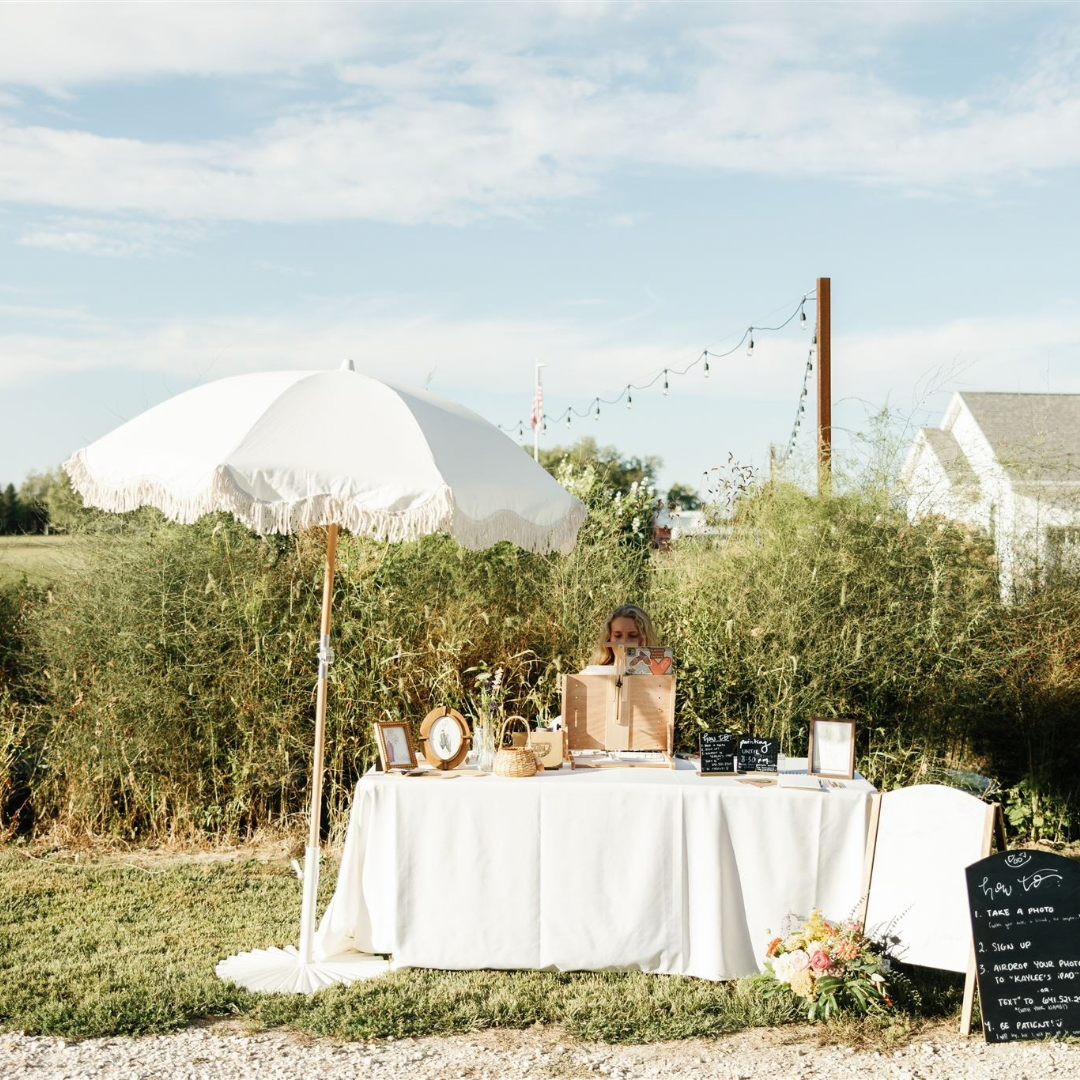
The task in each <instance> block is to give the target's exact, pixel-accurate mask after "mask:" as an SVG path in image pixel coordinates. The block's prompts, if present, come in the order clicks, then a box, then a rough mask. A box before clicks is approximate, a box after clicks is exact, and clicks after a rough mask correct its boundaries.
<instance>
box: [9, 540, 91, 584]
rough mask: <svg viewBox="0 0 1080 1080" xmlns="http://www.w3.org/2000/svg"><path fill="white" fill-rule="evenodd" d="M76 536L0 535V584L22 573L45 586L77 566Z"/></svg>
mask: <svg viewBox="0 0 1080 1080" xmlns="http://www.w3.org/2000/svg"><path fill="white" fill-rule="evenodd" d="M81 540H82V538H81V537H78V536H0V585H2V584H3V583H4V582H5V581H15V580H18V579H19V578H21V577H22V575H23V574H26V576H27V578H28V579H29V580H30V581H31V582H32V583H33V584H35V585H48V584H49V582H51V581H55V580H56V578H58V577H60V576H61V575H63V574H65V573H67V572H68V571H69V570H71V569H74V568H77V567H78V566H79V565H80V561H81V552H80V544H81Z"/></svg>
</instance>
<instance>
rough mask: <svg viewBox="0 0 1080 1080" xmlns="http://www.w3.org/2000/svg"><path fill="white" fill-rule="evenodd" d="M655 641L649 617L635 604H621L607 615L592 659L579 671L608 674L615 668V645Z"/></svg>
mask: <svg viewBox="0 0 1080 1080" xmlns="http://www.w3.org/2000/svg"><path fill="white" fill-rule="evenodd" d="M656 643H657V641H656V631H655V630H654V629H653V624H652V619H650V618H649V616H648V615H646V614H645V612H644V611H642V609H641V608H639V607H638V606H637V604H621V605H620V606H619V607H617V608H616V609H615V610H614V611H613V612H612V613H611V614H610V615H609V616H608V617H607V620H606V622H605V623H604V628H603V629H602V630H601V631H600V640H599V641H598V642H597V645H596V651H595V652H594V653H593V657H592V663H591V664H589V666H588V667H587V668H585V670H584V671H583V672H582V673H581V674H582V675H610V674H611V673H612V672H613V671H614V670H615V648H614V646H616V645H643V646H655V645H656Z"/></svg>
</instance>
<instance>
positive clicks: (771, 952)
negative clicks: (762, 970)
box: [765, 938, 782, 960]
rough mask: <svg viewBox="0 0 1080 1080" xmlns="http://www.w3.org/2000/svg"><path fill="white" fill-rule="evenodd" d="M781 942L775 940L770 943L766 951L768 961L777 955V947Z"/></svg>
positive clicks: (777, 939) (778, 939) (779, 939)
mask: <svg viewBox="0 0 1080 1080" xmlns="http://www.w3.org/2000/svg"><path fill="white" fill-rule="evenodd" d="M781 940H782V939H781V938H773V939H772V941H770V942H769V947H768V948H767V949H766V950H765V959H766V960H768V959H769V958H770V957H773V956H775V955H776V946H777V945H779V944H780V942H781Z"/></svg>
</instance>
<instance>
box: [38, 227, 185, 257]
mask: <svg viewBox="0 0 1080 1080" xmlns="http://www.w3.org/2000/svg"><path fill="white" fill-rule="evenodd" d="M203 235H204V230H203V229H202V228H201V227H200V226H197V225H195V224H190V223H185V224H182V225H173V224H167V223H162V222H152V221H124V220H119V219H116V218H78V217H68V218H56V219H54V220H52V221H51V222H49V223H48V224H47V225H45V226H43V227H39V228H36V229H27V230H26V231H25V232H23V234H22V235H21V236H20V237H19V241H18V242H19V243H20V244H21V245H23V246H24V247H36V248H44V249H45V250H47V251H64V252H70V253H72V254H76V255H102V256H106V257H112V258H131V257H148V256H151V255H179V254H185V253H186V252H187V250H188V248H189V246H190V244H191V243H193V242H194V241H196V240H199V239H201V238H202V236H203Z"/></svg>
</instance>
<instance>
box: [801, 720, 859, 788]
mask: <svg viewBox="0 0 1080 1080" xmlns="http://www.w3.org/2000/svg"><path fill="white" fill-rule="evenodd" d="M806 771H807V772H808V773H809V774H810V775H811V776H824V777H826V778H828V779H831V780H851V779H853V778H854V776H855V721H854V720H837V719H835V718H833V717H823V716H821V717H815V718H814V719H813V720H811V721H810V751H809V753H808V754H807V757H806Z"/></svg>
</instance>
